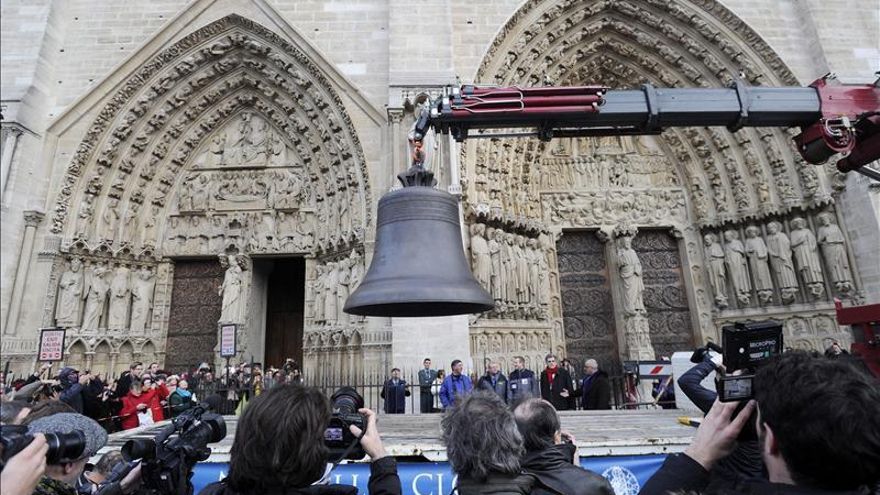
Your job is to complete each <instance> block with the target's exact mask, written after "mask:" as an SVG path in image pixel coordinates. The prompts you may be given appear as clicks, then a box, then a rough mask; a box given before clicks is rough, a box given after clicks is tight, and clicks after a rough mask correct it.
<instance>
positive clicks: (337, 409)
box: [324, 387, 367, 462]
mask: <svg viewBox="0 0 880 495" xmlns="http://www.w3.org/2000/svg"><path fill="white" fill-rule="evenodd" d="M330 401H331V402H332V403H333V415H332V416H330V423H329V424H328V425H327V428H326V429H325V430H324V445H326V446H327V449H328V450H329V460H331V461H333V462H336V461H340V460H342V459H351V460H358V459H363V458H364V456H366V455H367V453H366V452H364V449H363V447H361V444H360V441H359V439H358V438H357V437H355V436H354V435H353V434H352V433H351V430H349V429H348V427H349V426H351V425H354V426H357V427H358V428H360V429H361V431H363V432H366V431H367V421H366V418H365V417H364V415H363V414H361V413H359V412H358V409H362V408H363V407H364V398H363V397H361V394H359V393H358V391H357V390H355V389H354V388H352V387H342V388H340V389H339V390H337V391H336V392H335V393H334V394H333V396H332V397H330Z"/></svg>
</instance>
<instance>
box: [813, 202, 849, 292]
mask: <svg viewBox="0 0 880 495" xmlns="http://www.w3.org/2000/svg"><path fill="white" fill-rule="evenodd" d="M818 219H819V225H820V227H819V231H818V232H817V234H818V235H817V238H816V241H817V242H818V243H819V245H820V246H822V257H824V258H825V265H826V266H827V267H828V270H829V274H830V275H831V282H832V283H833V284H834V287H835V288H836V289H837V290H838V291H839V292H842V293H847V292H849V291H850V290H852V275H850V271H849V260H848V259H847V257H846V245H845V244H844V242H845V239H844V237H843V232H841V230H840V227H838V226H837V224H835V223H834V222H833V220H832V217H831V214H830V213H820V214H819V216H818Z"/></svg>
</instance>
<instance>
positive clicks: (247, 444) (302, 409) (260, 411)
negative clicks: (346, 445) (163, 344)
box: [200, 385, 401, 495]
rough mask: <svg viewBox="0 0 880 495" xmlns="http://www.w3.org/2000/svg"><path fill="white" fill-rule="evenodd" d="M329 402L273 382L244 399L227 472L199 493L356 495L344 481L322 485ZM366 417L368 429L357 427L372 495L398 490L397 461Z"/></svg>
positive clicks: (372, 419) (326, 474) (314, 391)
mask: <svg viewBox="0 0 880 495" xmlns="http://www.w3.org/2000/svg"><path fill="white" fill-rule="evenodd" d="M331 412H332V410H331V406H330V401H329V400H328V399H327V397H326V396H325V395H324V394H323V393H321V391H319V390H318V389H316V388H312V387H303V386H298V385H278V386H276V387H274V388H272V389H271V390H268V391H266V392H264V393H262V394H260V396H259V397H256V398H255V399H254V400H252V401H251V402H249V403H248V406H247V408H245V410H244V414H243V415H242V416H241V419H240V420H239V421H238V425H237V428H236V431H235V441H234V442H233V444H232V449H231V451H230V460H229V476H228V477H227V478H226V479H225V480H223V481H220V482H217V483H212V484H210V485H208V486H207V487H205V488H204V489H203V490H202V491H201V492H200V495H276V494H279V495H280V494H284V495H308V494H316V495H317V494H320V495H337V494H338V495H356V494H357V493H358V490H357V488H355V487H353V486H348V485H326V484H323V483H324V482H325V480H327V479H329V474H330V470H329V469H328V467H329V466H328V464H327V461H328V450H327V447H326V446H325V445H324V430H325V429H326V428H327V425H328V423H329V421H330V415H331ZM359 412H360V413H361V414H363V415H364V416H366V418H367V431H366V432H361V431H360V429H358V428H357V427H356V426H352V427H351V432H352V433H353V434H354V435H356V436H361V435H363V436H362V437H361V446H362V447H363V449H364V450H365V451H366V452H367V454H368V455H369V456H370V459H371V461H372V462H371V463H370V481H369V486H368V489H369V492H370V494H371V495H385V494H392V495H398V494H400V493H401V487H400V478H398V476H397V463H396V461H395V460H394V458H393V457H387V456H386V454H385V448H384V447H383V446H382V440H381V438H380V437H379V431H378V430H377V427H376V414H375V413H374V412H373V411H370V410H369V409H361V410H360V411H359Z"/></svg>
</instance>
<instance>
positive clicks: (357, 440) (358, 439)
mask: <svg viewBox="0 0 880 495" xmlns="http://www.w3.org/2000/svg"><path fill="white" fill-rule="evenodd" d="M365 433H366V430H364V431H362V432H361V434H360V435H358V436H357V437H355V439H354V440H352V441H351V443H350V444H348V447H346V449H345V451H344V452H343V453H342V455H340V456H339V459H336V461H335V462H333V469H336V466H338V465H339V463H340V462H342V460H343V459H345V458H346V457H348V454H351V452H352V451H353V450H354V449H355V447H357V445H358V444H359V443H360V442H361V438H363V437H364V434H365Z"/></svg>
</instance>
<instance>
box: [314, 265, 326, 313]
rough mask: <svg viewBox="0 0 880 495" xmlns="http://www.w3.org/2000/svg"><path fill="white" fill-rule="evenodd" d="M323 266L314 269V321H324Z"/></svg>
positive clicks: (324, 275)
mask: <svg viewBox="0 0 880 495" xmlns="http://www.w3.org/2000/svg"><path fill="white" fill-rule="evenodd" d="M324 277H326V274H325V267H324V265H317V266H316V267H315V321H317V322H321V321H324Z"/></svg>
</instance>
